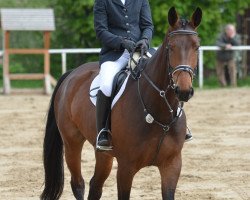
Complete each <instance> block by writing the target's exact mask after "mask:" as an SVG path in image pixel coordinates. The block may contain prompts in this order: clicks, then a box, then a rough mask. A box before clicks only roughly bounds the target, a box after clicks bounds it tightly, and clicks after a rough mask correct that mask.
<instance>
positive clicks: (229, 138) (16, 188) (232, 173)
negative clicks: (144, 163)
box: [0, 88, 250, 200]
mask: <svg viewBox="0 0 250 200" xmlns="http://www.w3.org/2000/svg"><path fill="white" fill-rule="evenodd" d="M49 99H50V98H49V97H48V96H42V95H10V96H3V95H0V199H1V200H10V199H11V200H12V199H13V200H16V199H18V200H19V199H21V200H22V199H23V200H24V199H25V200H29V199H39V195H40V193H41V191H42V184H43V176H44V174H43V166H42V143H43V130H44V124H45V116H46V111H47V108H48V103H49ZM185 110H186V113H187V116H188V124H189V126H190V127H191V128H192V131H193V135H194V138H195V139H194V140H193V141H191V142H189V143H186V144H185V145H184V148H183V167H182V172H181V177H180V180H179V182H178V187H177V191H176V199H181V200H184V199H185V200H195V199H199V200H200V199H201V200H205V199H219V200H224V199H227V200H229V199H230V200H231V199H234V200H239V199H243V200H247V199H248V200H249V199H250V89H249V88H240V89H217V90H196V93H195V96H194V98H193V99H192V100H191V101H190V102H189V103H187V104H186V105H185ZM116 166H117V165H116V163H114V167H113V170H112V173H111V175H110V177H109V178H108V180H107V181H106V183H105V187H104V192H103V198H102V199H104V200H110V199H117V190H116V179H115V172H116V168H117V167H116ZM93 167H94V154H93V149H92V147H91V146H90V145H86V146H85V147H84V151H83V160H82V170H83V176H84V178H85V182H86V195H85V196H86V197H87V191H88V183H89V180H90V178H91V176H92V174H93ZM65 176H66V177H65V187H64V193H63V196H62V198H61V199H62V200H70V199H74V198H73V196H72V192H71V189H70V184H69V180H70V177H69V171H68V169H67V168H66V167H65ZM86 197H85V198H86ZM131 199H136V200H137V199H146V200H149V199H151V200H157V199H161V191H160V176H159V173H158V170H157V169H156V168H154V167H149V168H145V169H143V170H141V171H140V172H139V173H138V174H137V175H136V177H135V179H134V182H133V188H132V192H131Z"/></svg>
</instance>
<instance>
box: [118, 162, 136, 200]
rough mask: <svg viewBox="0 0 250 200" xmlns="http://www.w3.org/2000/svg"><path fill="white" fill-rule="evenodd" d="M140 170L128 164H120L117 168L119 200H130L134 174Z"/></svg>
mask: <svg viewBox="0 0 250 200" xmlns="http://www.w3.org/2000/svg"><path fill="white" fill-rule="evenodd" d="M137 171H138V170H134V169H132V168H131V167H130V166H127V165H122V166H121V165H118V170H117V189H118V200H128V199H129V197H130V191H131V187H132V182H133V178H134V175H135V174H136V172H137Z"/></svg>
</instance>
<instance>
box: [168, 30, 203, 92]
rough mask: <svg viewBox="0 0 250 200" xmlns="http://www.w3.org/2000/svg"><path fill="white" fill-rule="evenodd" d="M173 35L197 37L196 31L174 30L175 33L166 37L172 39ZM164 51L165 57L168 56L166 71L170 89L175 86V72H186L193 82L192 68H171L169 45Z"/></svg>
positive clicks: (184, 66)
mask: <svg viewBox="0 0 250 200" xmlns="http://www.w3.org/2000/svg"><path fill="white" fill-rule="evenodd" d="M175 35H196V36H198V33H197V32H196V31H191V30H176V31H172V32H170V33H168V37H173V36H175ZM166 49H167V56H168V71H169V77H170V80H171V82H170V84H171V87H172V88H173V89H174V88H175V87H176V84H175V82H174V79H173V76H174V74H175V73H176V72H179V71H181V72H187V73H188V74H189V75H190V77H191V81H193V78H194V76H195V71H194V70H193V68H192V67H191V66H190V65H184V64H182V65H178V66H176V67H173V66H171V64H170V59H169V58H170V55H169V44H167V45H166ZM195 68H197V66H196V67H195Z"/></svg>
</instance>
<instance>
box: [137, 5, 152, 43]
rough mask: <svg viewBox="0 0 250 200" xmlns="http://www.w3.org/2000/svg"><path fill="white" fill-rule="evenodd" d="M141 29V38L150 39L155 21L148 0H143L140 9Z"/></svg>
mask: <svg viewBox="0 0 250 200" xmlns="http://www.w3.org/2000/svg"><path fill="white" fill-rule="evenodd" d="M140 29H141V31H142V36H141V38H147V39H148V40H149V41H150V40H151V39H152V36H153V30H154V26H153V21H152V16H151V11H150V6H149V3H148V0H143V3H142V8H141V11H140Z"/></svg>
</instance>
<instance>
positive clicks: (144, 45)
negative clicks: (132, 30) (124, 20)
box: [136, 38, 149, 55]
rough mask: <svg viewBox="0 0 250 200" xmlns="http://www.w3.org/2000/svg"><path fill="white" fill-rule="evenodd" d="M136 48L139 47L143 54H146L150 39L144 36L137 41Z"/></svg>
mask: <svg viewBox="0 0 250 200" xmlns="http://www.w3.org/2000/svg"><path fill="white" fill-rule="evenodd" d="M136 48H139V49H140V50H141V53H142V54H143V55H144V54H146V53H147V51H148V48H149V44H148V39H146V38H143V39H141V40H139V41H138V42H137V43H136Z"/></svg>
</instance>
